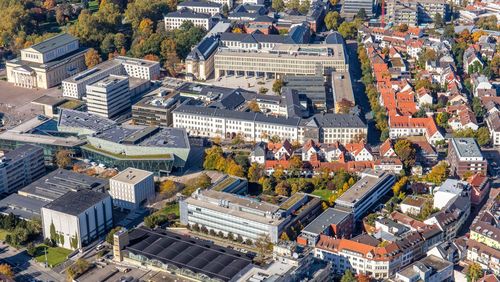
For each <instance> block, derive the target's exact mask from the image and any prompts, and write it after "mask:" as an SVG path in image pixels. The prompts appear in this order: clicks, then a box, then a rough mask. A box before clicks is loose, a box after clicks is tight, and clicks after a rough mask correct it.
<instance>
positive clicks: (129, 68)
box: [61, 56, 160, 99]
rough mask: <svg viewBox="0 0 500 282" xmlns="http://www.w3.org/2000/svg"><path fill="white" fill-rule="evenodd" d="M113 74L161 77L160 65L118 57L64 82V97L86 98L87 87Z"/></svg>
mask: <svg viewBox="0 0 500 282" xmlns="http://www.w3.org/2000/svg"><path fill="white" fill-rule="evenodd" d="M112 74H113V75H125V76H129V77H133V78H140V79H145V80H154V79H158V78H159V76H160V63H159V62H155V61H149V60H143V59H137V58H130V57H123V56H119V57H116V58H114V59H113V60H108V61H105V62H102V63H100V64H99V65H97V66H95V67H93V68H91V69H88V70H86V71H84V72H80V73H78V74H76V75H74V76H72V77H69V78H67V79H65V80H63V81H62V85H61V86H62V92H63V96H64V97H68V98H75V99H82V97H84V96H85V92H86V86H87V85H90V84H93V83H96V82H97V81H99V80H101V79H103V78H105V77H107V76H109V75H112Z"/></svg>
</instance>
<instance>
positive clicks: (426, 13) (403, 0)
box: [386, 0, 449, 26]
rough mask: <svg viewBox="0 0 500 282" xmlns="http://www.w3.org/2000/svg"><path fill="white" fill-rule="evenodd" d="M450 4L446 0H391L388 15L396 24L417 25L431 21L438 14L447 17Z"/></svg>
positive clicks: (389, 19)
mask: <svg viewBox="0 0 500 282" xmlns="http://www.w3.org/2000/svg"><path fill="white" fill-rule="evenodd" d="M448 5H449V4H448V2H447V1H444V0H438V1H432V0H424V1H415V0H389V1H387V2H386V9H387V12H386V16H387V18H388V22H391V23H393V24H395V25H398V24H408V25H413V26H416V25H418V24H421V23H431V22H432V21H433V20H434V17H435V15H437V14H440V15H441V16H442V17H443V19H446V18H447V17H448V12H449V11H448V10H449V9H448Z"/></svg>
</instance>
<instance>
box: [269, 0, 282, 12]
mask: <svg viewBox="0 0 500 282" xmlns="http://www.w3.org/2000/svg"><path fill="white" fill-rule="evenodd" d="M271 7H272V8H273V10H275V11H276V12H283V11H284V10H285V2H284V1H283V0H273V1H272V5H271Z"/></svg>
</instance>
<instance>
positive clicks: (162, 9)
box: [124, 0, 174, 30]
mask: <svg viewBox="0 0 500 282" xmlns="http://www.w3.org/2000/svg"><path fill="white" fill-rule="evenodd" d="M172 6H173V5H172V4H169V2H168V1H165V0H135V1H130V2H129V3H128V4H127V9H126V10H125V13H124V16H125V20H126V21H127V22H129V23H130V24H131V25H132V28H133V29H134V30H137V28H138V27H139V24H140V22H141V20H142V19H145V18H149V19H151V20H152V21H153V22H159V21H160V20H161V19H162V16H163V14H166V13H168V12H169V11H173V10H174V9H172V8H173V7H172Z"/></svg>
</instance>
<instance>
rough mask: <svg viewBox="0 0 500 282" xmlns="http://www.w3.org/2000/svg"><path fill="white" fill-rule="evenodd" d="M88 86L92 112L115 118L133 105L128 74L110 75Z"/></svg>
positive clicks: (89, 107)
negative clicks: (131, 103)
mask: <svg viewBox="0 0 500 282" xmlns="http://www.w3.org/2000/svg"><path fill="white" fill-rule="evenodd" d="M86 88H87V109H88V112H89V113H91V114H95V115H99V116H102V117H105V118H114V117H116V116H118V115H119V114H121V113H123V112H125V111H126V110H127V109H130V107H131V105H130V94H129V81H128V77H126V76H121V75H109V76H107V77H105V78H103V79H101V80H99V81H97V82H96V83H93V84H90V85H87V87H86Z"/></svg>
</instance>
